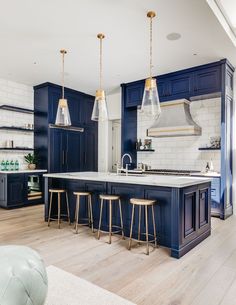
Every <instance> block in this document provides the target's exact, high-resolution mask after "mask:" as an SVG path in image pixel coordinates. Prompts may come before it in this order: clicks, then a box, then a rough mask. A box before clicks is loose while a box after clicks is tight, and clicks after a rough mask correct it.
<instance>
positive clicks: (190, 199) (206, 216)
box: [44, 172, 211, 258]
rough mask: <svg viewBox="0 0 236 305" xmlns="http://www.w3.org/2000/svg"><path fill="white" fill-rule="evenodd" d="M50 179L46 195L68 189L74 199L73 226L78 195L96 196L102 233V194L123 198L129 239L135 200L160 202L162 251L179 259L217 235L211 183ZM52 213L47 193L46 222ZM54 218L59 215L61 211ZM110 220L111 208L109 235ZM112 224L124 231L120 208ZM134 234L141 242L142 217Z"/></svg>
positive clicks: (83, 176)
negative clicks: (213, 227) (213, 231)
mask: <svg viewBox="0 0 236 305" xmlns="http://www.w3.org/2000/svg"><path fill="white" fill-rule="evenodd" d="M44 177H45V189H46V190H48V189H49V188H51V187H52V188H57V187H60V188H66V190H67V192H68V194H69V204H70V212H71V221H73V220H74V211H75V206H76V197H75V196H74V195H73V192H74V191H90V192H92V204H93V214H94V227H95V228H98V220H99V211H100V204H98V202H99V194H112V195H119V196H120V197H121V203H122V212H123V222H124V231H125V235H126V236H129V233H130V231H129V230H130V221H131V211H132V207H131V204H130V202H129V201H130V198H144V199H152V200H155V201H156V202H157V204H155V206H154V213H155V218H156V228H157V229H156V230H157V236H158V242H159V244H160V245H161V246H165V247H168V248H170V253H171V256H173V257H175V258H180V257H181V256H183V255H184V254H185V253H187V252H188V251H190V250H191V249H192V248H194V247H195V246H196V245H197V244H198V243H200V242H201V241H202V240H203V239H205V238H206V237H207V236H209V235H210V233H211V226H210V221H211V220H210V206H211V197H210V191H211V190H210V188H211V179H208V178H196V177H195V178H194V177H192V178H189V177H174V176H169V177H163V176H151V177H130V176H128V177H126V176H115V175H109V174H105V173H97V172H90V173H88V172H84V173H65V174H63V173H61V174H45V175H44ZM163 180H164V181H163ZM62 205H63V206H64V208H65V206H66V205H65V202H62ZM55 206H56V205H55ZM82 206H83V205H82ZM84 206H85V205H84ZM48 208H49V200H48V191H46V192H45V220H47V218H48ZM52 213H56V210H53V211H52ZM80 215H81V217H85V216H86V209H85V208H84V209H83V208H82V209H81V214H80ZM108 215H109V213H108V209H107V207H106V208H105V211H104V213H103V221H102V223H103V226H104V227H103V229H107V225H108V222H109V217H108ZM148 217H149V218H150V221H149V224H150V232H151V231H152V229H153V226H152V221H151V214H150V215H148ZM112 221H113V224H117V225H119V221H120V218H119V211H118V207H116V206H114V210H113V220H112ZM141 231H145V225H144V221H142V222H141ZM133 233H134V237H137V234H138V215H137V214H136V213H135V219H134V227H133ZM157 251H158V249H157Z"/></svg>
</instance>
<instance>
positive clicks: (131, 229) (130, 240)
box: [128, 204, 134, 250]
mask: <svg viewBox="0 0 236 305" xmlns="http://www.w3.org/2000/svg"><path fill="white" fill-rule="evenodd" d="M133 223H134V204H133V207H132V216H131V225H130V236H129V245H128V250H130V249H131V242H132V233H133Z"/></svg>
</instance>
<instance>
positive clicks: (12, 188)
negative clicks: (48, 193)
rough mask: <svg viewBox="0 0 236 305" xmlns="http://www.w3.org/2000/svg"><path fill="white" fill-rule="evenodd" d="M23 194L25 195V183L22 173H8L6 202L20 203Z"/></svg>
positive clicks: (22, 200) (21, 202)
mask: <svg viewBox="0 0 236 305" xmlns="http://www.w3.org/2000/svg"><path fill="white" fill-rule="evenodd" d="M25 196H26V185H25V179H24V174H22V175H21V174H17V175H9V178H8V190H7V199H8V200H7V204H8V205H21V204H23V203H24V200H25Z"/></svg>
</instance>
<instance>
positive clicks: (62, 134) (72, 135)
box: [49, 129, 82, 173]
mask: <svg viewBox="0 0 236 305" xmlns="http://www.w3.org/2000/svg"><path fill="white" fill-rule="evenodd" d="M49 139H50V143H51V149H50V171H51V172H54V173H57V172H70V171H81V165H82V160H81V159H80V156H81V150H82V145H81V142H82V136H81V134H80V133H78V132H75V131H67V130H62V129H51V130H50V134H49Z"/></svg>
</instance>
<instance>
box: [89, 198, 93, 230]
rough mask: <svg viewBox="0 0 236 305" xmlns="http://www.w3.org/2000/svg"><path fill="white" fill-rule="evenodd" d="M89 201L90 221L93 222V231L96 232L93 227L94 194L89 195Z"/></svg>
mask: <svg viewBox="0 0 236 305" xmlns="http://www.w3.org/2000/svg"><path fill="white" fill-rule="evenodd" d="M88 201H89V206H90V215H89V219H90V223H91V229H92V232H93V233H94V229H93V207H92V196H91V195H89V197H88Z"/></svg>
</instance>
